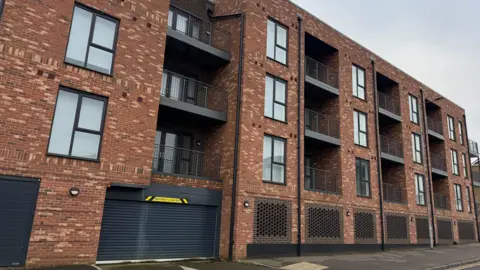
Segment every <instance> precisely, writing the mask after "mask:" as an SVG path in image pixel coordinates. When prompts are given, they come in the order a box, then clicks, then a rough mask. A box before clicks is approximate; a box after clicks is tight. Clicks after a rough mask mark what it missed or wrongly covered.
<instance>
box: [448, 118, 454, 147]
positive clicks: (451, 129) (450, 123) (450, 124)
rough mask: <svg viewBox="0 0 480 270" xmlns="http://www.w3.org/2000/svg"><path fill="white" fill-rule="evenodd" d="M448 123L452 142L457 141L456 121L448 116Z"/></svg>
mask: <svg viewBox="0 0 480 270" xmlns="http://www.w3.org/2000/svg"><path fill="white" fill-rule="evenodd" d="M447 122H448V137H449V138H450V140H452V141H455V120H454V119H453V117H451V116H450V115H447Z"/></svg>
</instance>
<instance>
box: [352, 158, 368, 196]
mask: <svg viewBox="0 0 480 270" xmlns="http://www.w3.org/2000/svg"><path fill="white" fill-rule="evenodd" d="M355 168H356V182H357V195H358V196H360V197H370V161H368V160H366V159H361V158H356V159H355Z"/></svg>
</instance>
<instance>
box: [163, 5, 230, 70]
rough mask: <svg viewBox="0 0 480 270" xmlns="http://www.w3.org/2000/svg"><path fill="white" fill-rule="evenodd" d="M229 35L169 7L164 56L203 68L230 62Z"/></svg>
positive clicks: (208, 23)
mask: <svg viewBox="0 0 480 270" xmlns="http://www.w3.org/2000/svg"><path fill="white" fill-rule="evenodd" d="M230 47H231V36H230V33H229V32H227V31H225V30H223V29H221V28H218V27H215V26H214V25H213V24H212V23H210V22H207V21H204V20H202V19H200V18H198V17H196V16H194V15H192V14H190V13H188V12H186V11H185V10H182V9H180V8H178V7H176V6H173V5H170V9H169V11H168V30H167V47H166V54H170V53H174V54H178V55H182V56H183V57H185V59H190V60H195V61H196V62H198V63H199V64H203V65H206V66H207V67H214V68H215V67H219V66H222V65H225V64H227V63H228V62H230V58H231V54H230Z"/></svg>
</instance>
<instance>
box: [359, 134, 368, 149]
mask: <svg viewBox="0 0 480 270" xmlns="http://www.w3.org/2000/svg"><path fill="white" fill-rule="evenodd" d="M359 135H360V145H362V146H367V134H365V133H360V134H359Z"/></svg>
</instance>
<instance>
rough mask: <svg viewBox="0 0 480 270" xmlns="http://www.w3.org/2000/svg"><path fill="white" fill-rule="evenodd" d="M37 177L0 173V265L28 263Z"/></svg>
mask: <svg viewBox="0 0 480 270" xmlns="http://www.w3.org/2000/svg"><path fill="white" fill-rule="evenodd" d="M38 187H39V181H38V180H29V179H28V180H27V179H23V178H16V177H11V178H10V177H4V176H0V267H2V266H3V267H5V266H21V265H24V264H25V258H26V256H27V249H28V242H29V240H30V231H31V229H32V221H33V216H34V213H35V205H36V202H37V195H38Z"/></svg>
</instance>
